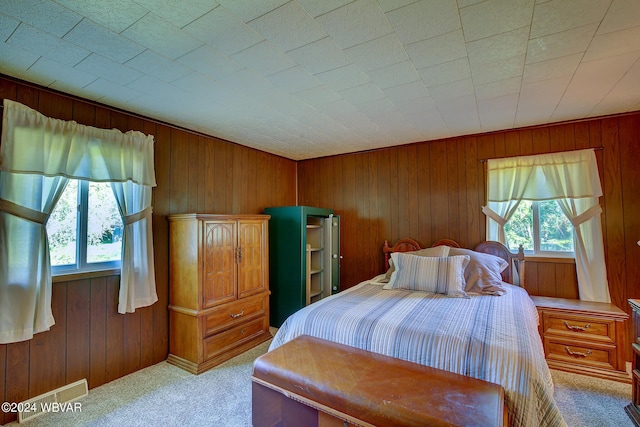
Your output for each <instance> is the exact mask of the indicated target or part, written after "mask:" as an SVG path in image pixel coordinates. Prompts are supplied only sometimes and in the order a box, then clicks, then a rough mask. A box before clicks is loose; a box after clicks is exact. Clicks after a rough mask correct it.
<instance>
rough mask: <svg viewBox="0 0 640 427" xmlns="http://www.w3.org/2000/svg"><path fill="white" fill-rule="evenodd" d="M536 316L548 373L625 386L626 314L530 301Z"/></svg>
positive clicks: (609, 307)
mask: <svg viewBox="0 0 640 427" xmlns="http://www.w3.org/2000/svg"><path fill="white" fill-rule="evenodd" d="M531 299H533V302H534V303H535V304H536V307H537V308H538V313H539V314H540V336H541V337H542V342H543V344H544V353H545V358H546V359H547V363H548V365H549V367H550V368H552V369H559V370H562V371H568V372H574V373H578V374H584V375H591V376H594V377H599V378H605V379H609V380H615V381H620V382H625V383H630V382H631V377H630V376H629V374H628V373H627V371H626V369H625V367H626V364H625V360H624V359H625V347H624V343H625V328H624V322H625V320H626V319H627V318H628V317H629V316H628V315H627V313H625V312H624V311H622V310H621V309H619V308H618V307H616V306H615V305H613V304H608V303H600V302H589V301H580V300H574V299H563V298H550V297H538V296H533V297H531Z"/></svg>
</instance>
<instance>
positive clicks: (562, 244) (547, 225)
mask: <svg viewBox="0 0 640 427" xmlns="http://www.w3.org/2000/svg"><path fill="white" fill-rule="evenodd" d="M504 230H505V234H506V238H507V243H508V246H509V249H511V250H514V251H515V250H517V249H518V247H519V245H522V247H523V248H524V250H525V251H526V252H528V253H532V254H553V255H559V254H566V255H571V254H573V251H574V248H573V226H572V225H571V222H570V221H569V220H568V219H567V217H566V216H565V214H564V213H563V212H562V209H560V205H558V203H557V202H556V201H555V200H545V201H530V200H523V201H522V202H520V204H519V205H518V209H517V210H516V212H515V213H514V214H513V216H512V217H511V218H510V219H509V222H507V224H506V225H505V227H504Z"/></svg>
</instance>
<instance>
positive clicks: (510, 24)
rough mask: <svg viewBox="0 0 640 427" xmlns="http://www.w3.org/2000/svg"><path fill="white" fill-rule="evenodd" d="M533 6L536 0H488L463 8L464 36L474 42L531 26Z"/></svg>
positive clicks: (461, 12)
mask: <svg viewBox="0 0 640 427" xmlns="http://www.w3.org/2000/svg"><path fill="white" fill-rule="evenodd" d="M458 3H460V2H458ZM533 6H534V0H488V1H484V2H482V3H477V4H473V5H470V6H468V7H464V8H461V9H460V18H461V19H462V23H463V26H464V38H465V40H466V41H467V42H472V41H475V40H481V39H484V38H486V37H490V36H494V35H496V34H501V33H508V32H510V31H513V30H516V29H518V28H523V27H527V28H529V25H530V23H531V16H532V14H533ZM460 7H462V6H460Z"/></svg>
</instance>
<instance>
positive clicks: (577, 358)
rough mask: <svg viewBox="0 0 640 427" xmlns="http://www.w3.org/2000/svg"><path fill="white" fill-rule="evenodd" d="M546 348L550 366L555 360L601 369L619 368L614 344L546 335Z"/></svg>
mask: <svg viewBox="0 0 640 427" xmlns="http://www.w3.org/2000/svg"><path fill="white" fill-rule="evenodd" d="M544 348H545V352H546V355H545V356H546V358H547V361H548V362H549V365H550V366H551V365H553V362H560V363H568V364H574V365H575V364H578V365H581V366H586V367H591V368H599V369H612V370H615V369H617V363H616V360H617V352H616V346H614V345H605V344H595V343H591V342H585V341H577V340H563V339H561V338H556V337H550V336H546V337H545V338H544Z"/></svg>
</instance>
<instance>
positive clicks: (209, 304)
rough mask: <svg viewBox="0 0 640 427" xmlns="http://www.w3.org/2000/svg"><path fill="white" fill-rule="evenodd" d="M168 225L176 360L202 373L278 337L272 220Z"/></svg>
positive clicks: (178, 218)
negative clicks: (272, 309) (273, 317)
mask: <svg viewBox="0 0 640 427" xmlns="http://www.w3.org/2000/svg"><path fill="white" fill-rule="evenodd" d="M168 219H169V281H170V283H169V357H168V359H167V361H168V362H169V363H172V364H174V365H176V366H179V367H181V368H183V369H185V370H187V371H189V372H192V373H194V374H199V373H201V372H203V371H205V370H207V369H209V368H212V367H213V366H215V365H218V364H220V363H222V362H224V361H226V360H228V359H230V358H232V357H234V356H236V355H238V354H240V353H242V352H244V351H246V350H248V349H250V348H252V347H254V346H256V345H258V344H260V343H262V342H264V341H266V340H268V339H269V338H271V334H270V332H269V294H270V291H269V254H268V247H269V243H268V239H269V231H268V230H269V229H268V221H269V216H268V215H219V214H179V215H170V216H169V217H168Z"/></svg>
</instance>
